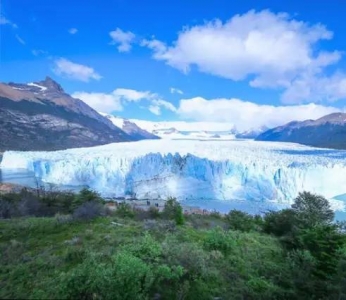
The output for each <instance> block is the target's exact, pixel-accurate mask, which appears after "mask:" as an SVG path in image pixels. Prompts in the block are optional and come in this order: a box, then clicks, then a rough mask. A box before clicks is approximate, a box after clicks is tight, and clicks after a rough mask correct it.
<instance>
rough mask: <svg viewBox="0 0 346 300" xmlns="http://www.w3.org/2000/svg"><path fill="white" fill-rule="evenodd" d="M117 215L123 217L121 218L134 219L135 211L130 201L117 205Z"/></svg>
mask: <svg viewBox="0 0 346 300" xmlns="http://www.w3.org/2000/svg"><path fill="white" fill-rule="evenodd" d="M115 215H117V216H119V217H121V218H130V219H133V218H134V216H135V213H134V211H133V209H132V207H131V205H130V204H128V203H119V204H118V206H117V209H116V211H115Z"/></svg>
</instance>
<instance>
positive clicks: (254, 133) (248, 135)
mask: <svg viewBox="0 0 346 300" xmlns="http://www.w3.org/2000/svg"><path fill="white" fill-rule="evenodd" d="M267 130H269V128H268V127H266V126H262V127H260V128H251V129H249V130H246V131H242V132H237V133H236V135H235V136H236V138H238V139H255V138H257V137H258V136H259V135H260V134H262V133H263V132H265V131H267Z"/></svg>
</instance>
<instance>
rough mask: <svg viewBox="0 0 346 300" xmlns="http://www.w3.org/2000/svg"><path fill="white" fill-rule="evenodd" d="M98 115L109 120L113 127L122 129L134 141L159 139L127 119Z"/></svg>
mask: <svg viewBox="0 0 346 300" xmlns="http://www.w3.org/2000/svg"><path fill="white" fill-rule="evenodd" d="M99 114H100V115H102V116H104V117H105V118H107V119H108V120H110V121H111V122H112V123H113V124H114V125H115V126H117V127H119V128H120V129H122V130H123V131H124V132H126V133H127V134H128V135H129V136H130V137H131V138H132V139H134V140H145V139H152V140H155V139H159V137H158V136H156V135H155V134H153V133H150V132H148V131H146V130H144V129H142V128H140V127H138V126H137V125H136V124H135V123H133V122H131V121H130V120H128V119H124V118H120V117H117V116H114V115H110V114H105V113H102V112H100V113H99Z"/></svg>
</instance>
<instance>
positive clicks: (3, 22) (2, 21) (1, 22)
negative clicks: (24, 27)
mask: <svg viewBox="0 0 346 300" xmlns="http://www.w3.org/2000/svg"><path fill="white" fill-rule="evenodd" d="M0 25H10V26H12V27H13V28H18V26H17V24H15V23H13V22H12V21H10V20H9V19H7V18H6V17H5V16H4V15H1V14H0Z"/></svg>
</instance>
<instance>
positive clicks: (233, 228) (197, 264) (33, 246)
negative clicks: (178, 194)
mask: <svg viewBox="0 0 346 300" xmlns="http://www.w3.org/2000/svg"><path fill="white" fill-rule="evenodd" d="M0 216H1V218H2V219H1V220H0V253H1V255H0V263H1V268H0V298H1V299H6V298H7V299H131V300H132V299H135V300H136V299H199V300H202V299H346V235H345V230H344V229H345V227H344V226H343V224H336V223H333V222H332V220H333V217H334V215H333V212H332V211H331V210H330V207H329V204H328V201H327V200H325V199H324V198H323V197H321V196H318V195H314V194H310V193H301V194H300V195H299V196H298V197H297V198H296V200H295V203H294V204H293V205H292V208H291V209H285V210H282V211H279V212H274V211H270V212H268V213H266V214H265V215H264V216H263V217H261V216H251V215H248V214H246V213H243V212H239V211H231V212H230V213H229V214H227V215H225V216H222V215H220V214H218V213H212V214H208V215H184V214H183V211H182V208H181V206H180V205H179V203H178V202H177V201H176V200H175V199H169V200H168V201H167V202H166V205H165V207H164V210H163V211H162V212H159V211H158V210H157V209H155V208H151V209H148V210H147V211H143V210H139V209H133V208H132V207H131V206H130V205H128V204H124V203H122V204H120V205H118V207H117V209H116V210H114V211H113V212H111V211H109V210H107V209H105V206H104V203H103V200H102V199H101V197H100V196H99V195H98V194H96V193H94V192H92V191H89V190H83V191H81V192H80V193H79V194H78V195H73V194H69V193H54V192H42V191H40V192H38V193H31V192H27V191H23V192H22V193H20V194H7V195H0Z"/></svg>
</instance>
